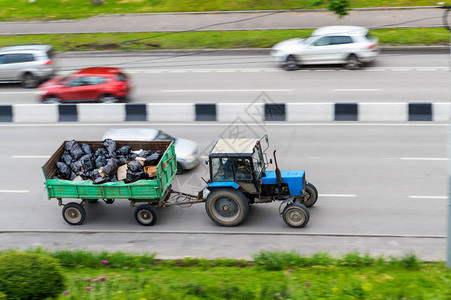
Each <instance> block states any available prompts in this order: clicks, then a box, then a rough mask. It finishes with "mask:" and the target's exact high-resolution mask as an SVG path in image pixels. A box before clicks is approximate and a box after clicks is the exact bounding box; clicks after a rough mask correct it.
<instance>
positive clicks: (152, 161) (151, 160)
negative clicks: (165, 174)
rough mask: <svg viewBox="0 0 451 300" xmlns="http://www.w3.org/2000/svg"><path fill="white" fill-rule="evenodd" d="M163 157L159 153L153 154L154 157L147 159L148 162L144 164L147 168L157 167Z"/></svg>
mask: <svg viewBox="0 0 451 300" xmlns="http://www.w3.org/2000/svg"><path fill="white" fill-rule="evenodd" d="M160 158H161V156H160V155H159V154H158V151H157V152H155V153H152V155H150V156H148V157H146V161H145V162H144V165H145V166H156V165H158V162H159V161H160Z"/></svg>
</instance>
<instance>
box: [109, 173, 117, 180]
mask: <svg viewBox="0 0 451 300" xmlns="http://www.w3.org/2000/svg"><path fill="white" fill-rule="evenodd" d="M117 181H118V180H117V176H116V174H115V175H113V176H110V182H117Z"/></svg>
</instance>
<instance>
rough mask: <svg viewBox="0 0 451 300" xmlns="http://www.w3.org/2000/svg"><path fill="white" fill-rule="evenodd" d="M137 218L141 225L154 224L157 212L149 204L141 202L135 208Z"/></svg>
mask: <svg viewBox="0 0 451 300" xmlns="http://www.w3.org/2000/svg"><path fill="white" fill-rule="evenodd" d="M135 220H136V222H138V223H139V224H141V225H144V226H152V225H154V224H155V222H156V221H157V212H156V210H155V208H153V207H152V206H151V205H149V204H141V205H140V206H138V207H137V208H136V210H135Z"/></svg>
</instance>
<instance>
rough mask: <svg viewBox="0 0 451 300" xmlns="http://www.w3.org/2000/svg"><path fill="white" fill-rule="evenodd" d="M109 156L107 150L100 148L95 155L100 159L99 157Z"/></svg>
mask: <svg viewBox="0 0 451 300" xmlns="http://www.w3.org/2000/svg"><path fill="white" fill-rule="evenodd" d="M107 155H108V151H107V150H106V149H105V148H99V149H97V150H96V152H95V153H94V156H95V157H99V156H107Z"/></svg>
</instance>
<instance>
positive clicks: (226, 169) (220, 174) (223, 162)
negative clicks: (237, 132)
mask: <svg viewBox="0 0 451 300" xmlns="http://www.w3.org/2000/svg"><path fill="white" fill-rule="evenodd" d="M211 177H212V181H234V180H233V172H232V163H231V161H230V159H229V158H212V159H211Z"/></svg>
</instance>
